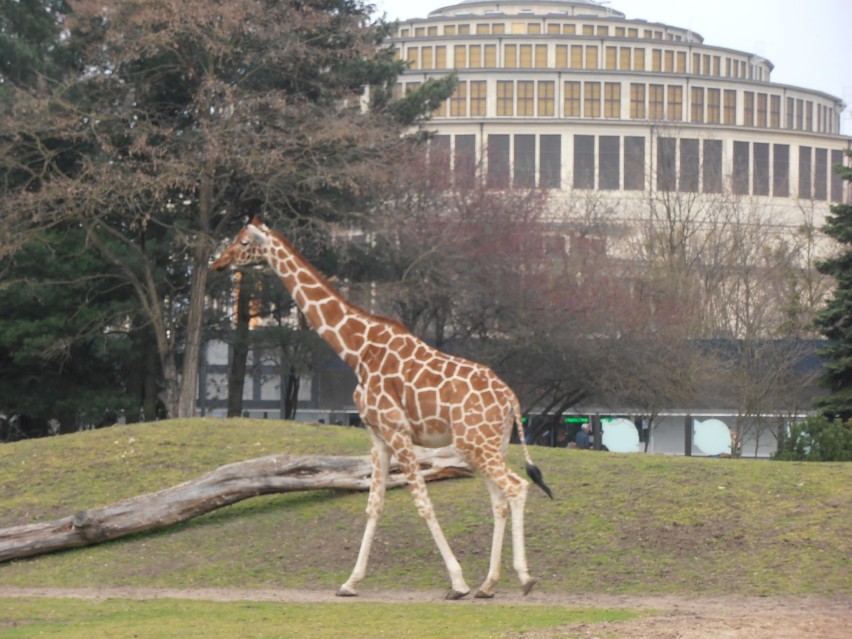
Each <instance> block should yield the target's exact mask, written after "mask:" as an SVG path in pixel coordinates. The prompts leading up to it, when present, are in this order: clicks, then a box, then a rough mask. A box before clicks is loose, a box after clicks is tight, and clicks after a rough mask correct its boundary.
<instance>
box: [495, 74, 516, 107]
mask: <svg viewBox="0 0 852 639" xmlns="http://www.w3.org/2000/svg"><path fill="white" fill-rule="evenodd" d="M497 115H498V116H500V115H515V83H514V82H512V81H511V80H497Z"/></svg>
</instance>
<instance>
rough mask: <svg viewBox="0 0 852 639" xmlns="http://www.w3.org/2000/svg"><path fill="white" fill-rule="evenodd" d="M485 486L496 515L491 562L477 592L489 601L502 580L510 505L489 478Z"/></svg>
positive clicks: (477, 595) (478, 595) (486, 479)
mask: <svg viewBox="0 0 852 639" xmlns="http://www.w3.org/2000/svg"><path fill="white" fill-rule="evenodd" d="M485 485H486V486H487V487H488V493H489V495H491V511H492V513H493V514H494V533H493V536H492V539H491V562H490V564H489V567H488V575H487V576H486V577H485V581H483V582H482V585H481V586H479V589H478V590H477V591H476V597H478V598H480V599H489V598H491V597H493V596H494V586H495V585H496V584H497V582H498V581H499V579H500V562H501V559H502V553H503V535H504V533H505V532H506V519H507V518H508V515H509V503H508V501H507V500H506V495H505V494H504V493H503V490H502V489H501V488H500V487H499V486H498V485H497V484H496V483H495V482H494V481H493V480H492V479H490V478H489V477H487V476H486V477H485Z"/></svg>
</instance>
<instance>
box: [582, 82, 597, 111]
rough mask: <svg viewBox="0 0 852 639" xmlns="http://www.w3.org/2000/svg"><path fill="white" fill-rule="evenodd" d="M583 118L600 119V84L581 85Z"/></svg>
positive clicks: (587, 83)
mask: <svg viewBox="0 0 852 639" xmlns="http://www.w3.org/2000/svg"><path fill="white" fill-rule="evenodd" d="M583 117H584V118H599V117H601V83H600V82H586V83H585V84H584V85H583Z"/></svg>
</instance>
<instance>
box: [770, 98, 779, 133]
mask: <svg viewBox="0 0 852 639" xmlns="http://www.w3.org/2000/svg"><path fill="white" fill-rule="evenodd" d="M769 126H770V127H772V128H773V129H780V128H781V96H780V95H773V96H770V97H769Z"/></svg>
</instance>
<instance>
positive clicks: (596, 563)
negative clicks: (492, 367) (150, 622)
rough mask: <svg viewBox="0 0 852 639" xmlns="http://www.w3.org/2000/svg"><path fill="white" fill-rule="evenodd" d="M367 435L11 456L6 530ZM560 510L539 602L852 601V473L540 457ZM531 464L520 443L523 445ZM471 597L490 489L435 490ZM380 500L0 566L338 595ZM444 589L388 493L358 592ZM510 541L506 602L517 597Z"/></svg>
mask: <svg viewBox="0 0 852 639" xmlns="http://www.w3.org/2000/svg"><path fill="white" fill-rule="evenodd" d="M368 450H369V437H368V435H367V433H366V432H365V431H363V430H360V429H350V428H342V427H336V426H308V425H300V424H293V423H287V422H278V421H253V420H227V421H226V420H176V421H166V422H159V423H156V424H139V425H133V426H117V427H113V428H109V429H104V430H99V431H92V432H87V433H79V434H76V435H66V436H62V437H57V438H50V439H40V440H31V441H24V442H18V443H14V444H4V445H2V446H0V486H2V489H3V490H2V495H3V497H2V501H0V527H5V526H11V525H15V524H22V523H31V522H36V521H42V520H45V519H52V518H57V517H60V516H65V515H68V514H72V513H73V512H76V511H77V510H80V509H84V508H90V507H94V506H100V505H105V504H107V503H110V502H113V501H117V500H119V499H123V498H126V497H130V496H133V495H137V494H140V493H144V492H151V491H155V490H159V489H162V488H166V487H168V486H172V485H174V484H176V483H179V482H181V481H184V480H187V479H190V478H193V477H196V476H198V475H201V474H203V473H205V472H207V471H210V470H212V469H214V468H216V467H218V466H220V465H222V464H225V463H229V462H233V461H239V460H244V459H249V458H252V457H259V456H262V455H269V454H277V453H291V454H340V455H358V454H366V453H367V452H368ZM532 454H533V458H534V459H535V461H536V463H537V464H538V465H539V466H540V467H541V468H542V470H543V472H544V476H545V479H546V480H547V482H548V483H549V484H550V486H551V488H552V489H553V491H554V494H555V496H556V499H555V500H554V501H552V502H551V501H550V500H548V499H547V498H546V497H545V496H544V494H543V493H541V491H539V490H538V489H537V488H535V487H533V488H532V489H531V491H530V499H529V500H528V501H527V546H528V553H529V563H530V569H531V571H532V573H533V574H534V575H535V576H537V577H538V578H539V579H540V581H541V586H540V587H541V588H542V589H543V590H553V591H556V590H559V591H562V592H582V591H591V592H600V593H636V594H650V593H685V594H686V593H689V594H738V593H741V594H751V595H754V594H789V595H801V594H836V595H849V594H852V578H850V574H852V570H850V569H851V568H852V566H850V563H852V562H850V559H852V516H850V513H852V464H798V463H773V462H765V461H763V462H760V461H745V460H742V461H741V460H724V459H698V458H679V457H661V456H649V455H614V454H607V453H595V452H586V451H572V450H564V449H545V448H533V449H532ZM510 460H511V462H512V464H513V466H514V467H515V468H516V469H521V468H522V463H521V453H520V450H519V448H518V447H514V446H513V447H512V448H511V450H510ZM430 494H431V495H432V499H433V502H434V504H435V508H436V511H437V513H438V517H439V520H440V521H441V523H442V525H443V527H444V530H445V532H446V534H447V538H448V540H449V542H450V544H451V545H452V547H453V549H454V550H455V552H456V554H457V556H458V558H459V560H460V562H461V564H462V567H463V568H464V570H465V576H466V578H467V580H468V582H469V584H470V585H471V586H472V587H475V586H476V585H478V583H479V581H480V580H481V579H482V578H483V577H484V575H485V572H486V570H487V564H488V555H489V546H490V540H491V509H490V503H489V500H488V495H487V491H486V489H485V487H484V484H483V483H482V482H481V481H480V480H478V479H474V480H470V479H467V480H453V481H447V482H439V483H433V484H430ZM365 506H366V495H365V494H363V493H358V494H353V493H343V492H331V491H314V492H307V493H298V494H291V495H279V496H271V497H259V498H255V499H252V500H248V501H245V502H242V503H240V504H236V505H234V506H230V507H227V508H223V509H220V510H218V511H216V512H214V513H211V514H209V515H206V516H204V517H200V518H198V519H196V520H193V521H191V522H188V523H186V524H183V525H180V526H176V527H173V528H171V529H168V530H165V531H161V532H157V533H152V534H146V535H137V536H135V537H131V538H128V539H125V540H120V541H116V542H112V543H109V544H104V545H101V546H95V547H91V548H85V549H79V550H73V551H67V552H63V553H57V554H53V555H49V556H44V557H39V558H34V559H30V560H21V561H15V562H10V563H6V564H0V583H2V584H6V585H20V586H64V587H91V586H151V587H239V588H254V587H256V588H268V587H273V588H274V587H279V588H311V589H336V587H337V586H338V585H339V584H340V583H342V582H343V581H344V580H345V579H346V577H347V576H348V574H349V571H350V570H351V568H352V565H353V564H354V561H355V556H356V554H357V551H358V545H359V543H360V539H361V534H362V532H363V525H364V521H365V516H364V508H365ZM446 585H447V577H446V575H445V572H444V567H443V563H442V561H441V558H440V555H439V554H438V551H437V549H436V548H435V546H434V543H433V542H432V539H431V537H430V536H429V533H428V530H427V529H426V526H425V524H424V523H423V522H422V521H421V520H420V518H419V517H418V515H417V513H416V510H415V508H414V506H413V503H412V501H411V498H410V496H409V494H408V491H406V490H393V491H390V492H389V494H388V498H387V503H386V507H385V516H384V517H383V519H382V522H381V524H380V527H379V532H378V533H377V537H376V543H375V544H374V550H373V555H372V558H371V563H370V567H369V570H368V575H367V579H366V580H365V582H364V584H363V586H362V588H363V590H364V591H365V592H367V591H369V589H371V588H376V589H378V588H383V589H386V588H398V589H406V590H416V589H425V588H428V589H435V588H443V587H445V586H446ZM516 587H517V583H516V580H515V576H514V573H513V571H512V570H511V548H510V543H509V541H508V540H507V542H506V547H505V550H504V570H503V582H502V583H501V585H500V588H501V589H510V588H516Z"/></svg>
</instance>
